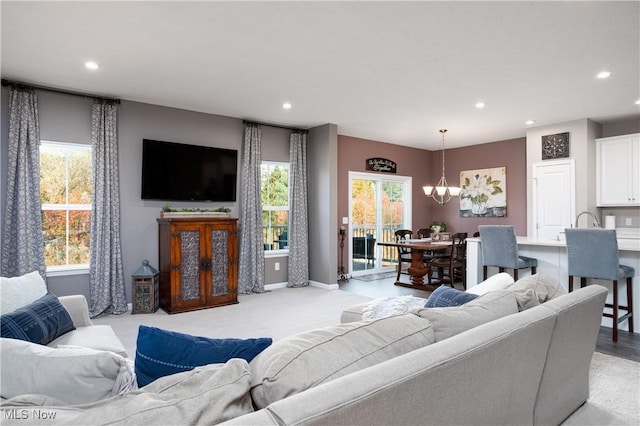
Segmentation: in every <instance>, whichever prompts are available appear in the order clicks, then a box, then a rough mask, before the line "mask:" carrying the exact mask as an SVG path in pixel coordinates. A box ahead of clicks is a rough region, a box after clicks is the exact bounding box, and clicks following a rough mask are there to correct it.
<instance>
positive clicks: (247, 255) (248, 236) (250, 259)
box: [238, 123, 264, 294]
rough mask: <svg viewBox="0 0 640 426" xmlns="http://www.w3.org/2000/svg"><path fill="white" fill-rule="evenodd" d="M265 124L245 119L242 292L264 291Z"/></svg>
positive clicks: (241, 231) (239, 282) (241, 227)
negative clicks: (262, 172)
mask: <svg viewBox="0 0 640 426" xmlns="http://www.w3.org/2000/svg"><path fill="white" fill-rule="evenodd" d="M261 143H262V128H261V127H260V125H258V124H255V123H245V128H244V145H243V155H242V195H241V206H240V241H239V245H240V254H239V265H238V293H240V294H251V293H262V292H264V243H263V241H262V191H261V187H260V167H261V161H262V158H261Z"/></svg>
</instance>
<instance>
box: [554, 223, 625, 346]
mask: <svg viewBox="0 0 640 426" xmlns="http://www.w3.org/2000/svg"><path fill="white" fill-rule="evenodd" d="M564 232H565V238H566V241H567V258H568V263H569V264H568V270H569V291H570V292H571V291H573V277H580V287H584V286H585V285H587V278H591V279H600V280H608V281H612V282H613V302H612V303H606V304H605V307H606V308H609V309H611V311H612V312H611V313H608V312H603V313H602V316H603V317H607V318H611V319H612V320H613V327H612V328H613V336H612V337H613V341H614V342H617V341H618V324H619V323H621V322H623V321H628V324H629V332H630V333H633V285H632V281H633V276H634V275H635V270H634V269H633V268H632V267H631V266H626V265H620V261H619V255H618V240H617V238H616V231H615V229H598V228H595V229H594V228H588V229H587V228H584V229H578V228H570V229H565V230H564ZM623 280H626V285H627V306H622V305H620V304H619V301H618V283H619V281H623ZM619 310H623V311H626V312H627V313H626V314H624V315H622V316H620V314H619Z"/></svg>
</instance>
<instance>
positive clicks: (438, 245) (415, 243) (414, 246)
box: [378, 238, 451, 291]
mask: <svg viewBox="0 0 640 426" xmlns="http://www.w3.org/2000/svg"><path fill="white" fill-rule="evenodd" d="M378 245H379V246H384V247H398V248H405V249H409V250H411V266H409V268H408V269H407V272H409V275H410V276H411V282H410V283H408V282H405V281H396V282H395V283H394V284H395V285H397V286H401V287H408V288H415V289H418V290H427V291H431V290H433V286H430V285H428V283H427V284H425V282H424V276H425V275H427V274H428V273H429V271H430V269H431V267H430V266H429V265H428V264H425V263H424V253H425V252H433V251H443V250H446V249H447V248H448V247H450V246H451V241H432V240H431V239H430V238H419V239H418V238H416V239H407V240H403V241H382V242H379V243H378Z"/></svg>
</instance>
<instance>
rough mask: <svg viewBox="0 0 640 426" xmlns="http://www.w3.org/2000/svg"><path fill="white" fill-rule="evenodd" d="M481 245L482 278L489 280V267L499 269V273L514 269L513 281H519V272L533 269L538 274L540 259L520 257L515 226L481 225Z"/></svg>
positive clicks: (479, 228)
mask: <svg viewBox="0 0 640 426" xmlns="http://www.w3.org/2000/svg"><path fill="white" fill-rule="evenodd" d="M478 230H479V231H480V245H481V247H482V276H483V279H485V280H486V279H487V269H488V267H489V266H493V267H497V268H498V270H499V272H504V270H505V269H513V279H514V280H515V281H517V280H518V270H520V269H527V268H531V275H533V274H535V273H536V269H537V267H538V259H535V258H533V257H526V256H520V255H518V242H517V240H516V231H515V228H514V227H513V225H479V226H478Z"/></svg>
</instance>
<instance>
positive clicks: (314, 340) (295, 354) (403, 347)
mask: <svg viewBox="0 0 640 426" xmlns="http://www.w3.org/2000/svg"><path fill="white" fill-rule="evenodd" d="M433 342H434V333H433V328H432V325H431V323H430V322H429V321H426V320H424V319H422V318H419V317H417V316H416V315H413V314H405V315H395V316H390V317H386V318H380V319H376V320H370V321H356V322H351V323H348V324H340V325H336V326H332V327H326V328H320V329H316V330H311V331H307V332H303V333H299V334H296V335H293V336H289V337H287V338H284V339H282V340H280V341H278V342H276V343H274V344H273V345H272V346H270V347H269V348H267V349H266V350H264V351H263V352H262V353H261V354H260V355H258V356H257V357H256V358H255V359H254V360H253V361H251V363H250V366H251V377H252V386H251V396H252V397H253V402H254V404H255V405H256V406H257V407H258V408H264V407H266V406H267V405H269V404H271V403H272V402H274V401H278V400H280V399H283V398H286V397H288V396H290V395H293V394H296V393H299V392H302V391H304V390H306V389H309V388H311V387H314V386H317V385H319V384H321V383H325V382H329V381H331V380H333V379H335V378H337V377H341V376H344V375H347V374H350V373H352V372H354V371H358V370H361V369H363V368H366V367H369V366H371V365H374V364H378V363H380V362H383V361H386V360H388V359H391V358H395V357H396V356H398V355H401V354H404V353H407V352H411V351H413V350H415V349H419V348H421V347H424V346H427V345H429V344H431V343H433Z"/></svg>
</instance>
